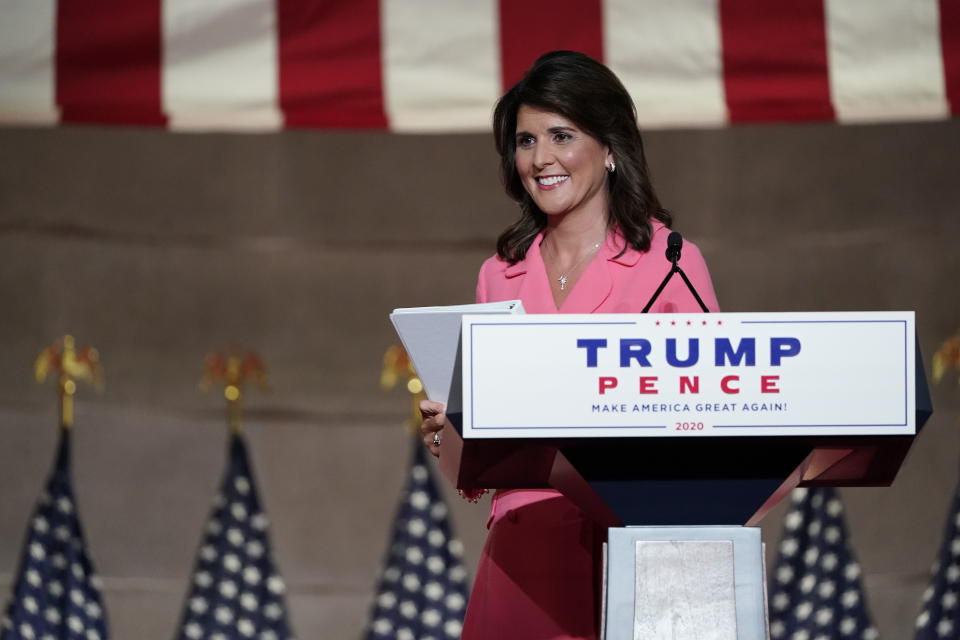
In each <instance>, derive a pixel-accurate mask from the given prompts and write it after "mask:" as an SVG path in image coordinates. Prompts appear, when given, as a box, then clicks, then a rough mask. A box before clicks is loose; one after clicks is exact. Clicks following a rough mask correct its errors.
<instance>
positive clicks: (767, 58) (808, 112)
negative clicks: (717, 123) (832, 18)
mask: <svg viewBox="0 0 960 640" xmlns="http://www.w3.org/2000/svg"><path fill="white" fill-rule="evenodd" d="M720 24H721V25H722V34H723V71H724V86H725V88H726V96H727V106H728V108H729V110H730V121H731V122H758V121H759V122H763V121H777V120H832V119H833V117H834V114H833V107H832V106H831V104H830V80H829V73H828V69H827V43H826V35H825V31H824V17H823V2H822V0H781V1H780V2H775V3H772V2H768V1H766V0H737V1H733V0H721V2H720Z"/></svg>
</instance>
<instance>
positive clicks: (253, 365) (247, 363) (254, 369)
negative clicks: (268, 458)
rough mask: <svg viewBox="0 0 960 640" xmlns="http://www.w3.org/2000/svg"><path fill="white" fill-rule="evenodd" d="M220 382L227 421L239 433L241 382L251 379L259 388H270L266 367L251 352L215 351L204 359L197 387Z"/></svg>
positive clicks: (203, 388)
mask: <svg viewBox="0 0 960 640" xmlns="http://www.w3.org/2000/svg"><path fill="white" fill-rule="evenodd" d="M218 381H220V382H223V384H224V388H223V397H224V398H226V400H227V424H228V425H229V426H230V431H231V432H233V433H240V400H241V399H242V397H243V385H244V383H246V382H249V381H253V382H256V383H257V385H258V386H259V387H260V388H261V389H269V388H270V385H269V383H268V381H267V370H266V368H265V367H264V366H263V361H262V360H261V359H260V356H258V355H257V354H256V353H254V352H253V351H236V350H230V349H228V350H225V351H214V352H212V353H209V354H207V357H206V358H205V359H204V362H203V377H202V378H201V379H200V390H201V391H202V392H204V393H207V392H208V391H210V389H211V388H212V387H213V385H214V383H215V382H218Z"/></svg>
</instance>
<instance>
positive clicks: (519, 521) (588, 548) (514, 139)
mask: <svg viewBox="0 0 960 640" xmlns="http://www.w3.org/2000/svg"><path fill="white" fill-rule="evenodd" d="M493 124H494V135H495V136H496V144H497V151H498V153H499V154H500V168H501V175H502V179H503V183H504V186H505V188H506V191H507V194H508V195H509V196H510V197H511V198H513V199H514V200H516V201H517V202H518V203H519V204H520V209H521V215H520V219H519V220H517V222H516V223H514V224H513V225H511V226H510V227H509V228H508V229H507V230H506V231H505V232H504V233H503V234H502V235H501V236H500V238H499V240H498V241H497V254H496V255H495V256H492V257H491V258H489V259H488V260H487V261H486V262H484V264H483V266H482V267H481V268H480V275H479V278H478V282H477V302H494V301H501V300H516V299H520V300H522V301H523V306H524V309H525V310H526V311H527V313H557V312H563V313H638V312H640V310H641V309H642V308H643V305H644V303H645V302H646V301H647V299H649V298H650V296H651V294H652V293H653V292H654V291H655V290H656V288H657V285H658V284H659V282H660V279H661V278H662V277H663V273H664V270H665V266H666V261H665V260H664V258H663V255H664V250H665V248H666V243H667V236H668V234H669V228H668V227H669V225H670V222H671V218H670V214H669V213H667V211H666V210H664V209H663V208H662V207H661V206H660V203H659V201H658V200H657V197H656V195H655V194H654V191H653V187H652V186H651V185H650V181H649V179H648V175H647V163H646V159H645V158H644V153H643V143H642V140H641V137H640V130H639V128H638V127H637V123H636V113H635V111H634V107H633V102H632V101H631V100H630V96H629V94H628V93H627V91H626V90H625V89H624V87H623V85H622V84H621V83H620V81H619V80H618V79H617V77H616V76H615V75H614V74H613V73H612V72H611V71H610V70H609V69H607V68H606V67H605V66H603V65H602V64H600V63H599V62H597V61H596V60H593V59H591V58H589V57H587V56H585V55H583V54H580V53H575V52H571V51H555V52H553V53H549V54H546V55H544V56H543V57H541V58H540V59H539V60H537V61H536V62H535V63H534V65H533V67H531V69H530V70H529V71H528V72H527V74H526V75H525V76H524V78H523V79H522V80H521V81H520V82H519V83H517V85H515V86H514V87H513V88H512V89H510V90H509V91H508V92H507V93H506V94H505V95H504V96H503V97H502V98H501V99H500V101H499V102H498V103H497V107H496V109H495V111H494V123H493ZM680 263H681V266H682V268H683V270H684V271H685V272H686V273H687V275H688V277H689V278H690V280H691V281H693V283H694V286H695V287H696V289H697V290H699V291H700V292H701V294H703V295H702V297H703V300H704V301H705V303H706V305H707V306H708V307H709V308H710V309H711V310H716V309H717V302H716V297H715V295H714V293H713V286H712V284H711V282H710V276H709V274H708V273H707V269H706V265H704V263H703V258H702V257H701V256H700V252H699V250H698V249H697V248H696V246H695V245H693V244H692V243H689V242H687V243H686V244H685V245H684V251H683V255H682V257H681V259H680ZM652 310H653V311H655V312H697V311H700V308H699V306H698V305H697V303H696V301H695V300H694V299H693V297H692V296H690V294H689V292H688V291H687V290H686V288H685V286H684V285H683V284H682V283H681V282H679V281H674V282H671V283H670V285H668V286H667V287H666V288H665V289H664V290H663V292H662V293H661V294H660V297H659V298H657V303H656V305H655V306H654V308H653V309H652ZM443 411H444V407H443V405H440V404H438V403H434V402H424V403H423V404H421V412H422V414H423V417H424V420H423V423H422V425H421V432H422V433H423V436H424V442H425V444H427V446H428V447H430V449H431V451H432V452H433V453H434V455H438V454H439V455H442V446H443V445H442V444H441V443H442V434H441V437H439V438H437V437H435V436H436V435H437V434H440V432H441V430H442V429H443V426H444V424H445V422H446V419H445V416H444V414H443ZM489 529H490V533H489V535H488V537H487V543H486V545H485V546H484V550H483V554H482V556H481V559H480V565H479V567H478V569H477V579H476V582H475V583H474V588H473V593H472V594H471V596H470V601H469V604H468V607H467V615H466V619H465V621H464V628H463V636H462V637H463V638H464V639H466V640H474V639H478V638H504V639H510V638H524V639H526V640H536V639H547V638H551V639H562V638H590V639H593V638H596V637H597V630H598V627H599V618H600V616H599V611H600V608H599V605H600V598H599V575H600V573H599V571H600V562H599V558H600V549H601V545H602V543H603V540H604V538H605V535H606V531H605V530H604V529H603V528H601V527H599V526H598V525H597V524H596V523H594V522H593V521H592V520H590V519H589V518H588V517H586V516H585V515H584V514H583V513H582V512H581V511H580V510H579V509H578V508H577V507H576V506H575V505H574V504H573V503H572V502H570V501H569V500H568V499H567V498H566V497H564V496H563V495H561V494H559V493H558V492H556V491H553V490H551V489H514V490H508V491H497V493H496V494H495V495H494V497H493V502H492V506H491V514H490V521H489Z"/></svg>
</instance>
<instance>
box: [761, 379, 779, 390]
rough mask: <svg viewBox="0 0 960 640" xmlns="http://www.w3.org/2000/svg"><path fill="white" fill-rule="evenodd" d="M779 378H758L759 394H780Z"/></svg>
mask: <svg viewBox="0 0 960 640" xmlns="http://www.w3.org/2000/svg"><path fill="white" fill-rule="evenodd" d="M779 383H780V376H760V392H761V393H780V387H778V386H777V384H779Z"/></svg>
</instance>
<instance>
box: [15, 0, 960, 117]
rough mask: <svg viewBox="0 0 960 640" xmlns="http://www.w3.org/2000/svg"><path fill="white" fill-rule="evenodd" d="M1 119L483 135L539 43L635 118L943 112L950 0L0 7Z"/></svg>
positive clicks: (954, 103) (331, 1) (959, 69)
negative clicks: (596, 67)
mask: <svg viewBox="0 0 960 640" xmlns="http://www.w3.org/2000/svg"><path fill="white" fill-rule="evenodd" d="M0 6H2V7H3V20H0V123H2V124H5V125H8V124H17V123H22V124H33V125H36V124H51V125H52V124H59V123H97V124H113V125H123V124H127V125H129V124H136V125H151V126H159V127H168V128H170V129H172V130H176V131H194V130H205V129H221V130H234V131H243V130H264V129H266V130H276V129H281V128H285V127H296V128H299V127H322V128H344V127H347V128H373V129H388V130H390V131H396V132H410V133H418V132H470V131H486V130H489V128H490V113H491V110H492V107H493V103H494V101H495V100H496V99H497V98H498V97H499V96H500V95H501V94H502V93H503V91H504V89H505V88H506V87H509V86H511V85H512V84H513V83H514V82H516V81H517V80H518V79H519V78H520V76H521V75H522V73H523V71H524V70H525V69H527V68H528V67H529V66H530V64H531V63H532V62H533V61H534V59H536V58H537V56H539V55H540V54H542V53H545V52H547V51H551V50H554V49H574V50H576V51H582V52H584V53H586V54H589V55H591V56H593V57H595V58H598V59H602V60H603V61H604V62H605V63H606V64H608V65H609V66H610V68H611V69H612V70H613V71H614V73H616V74H617V75H618V76H619V77H620V79H621V80H623V82H624V85H625V86H626V88H627V90H628V91H629V92H630V94H631V95H632V96H633V98H634V101H635V102H636V105H637V111H638V115H639V118H640V122H641V123H642V125H643V126H644V127H648V128H650V127H683V128H687V127H702V126H725V125H727V124H733V123H741V122H768V121H786V122H794V121H810V120H813V121H837V122H863V121H890V120H894V121H895V120H905V119H924V120H925V119H934V118H948V117H951V115H952V116H957V115H958V114H960V3H958V2H955V1H953V0H913V1H911V2H905V1H904V0H870V1H869V2H843V1H833V2H825V1H822V0H792V1H789V2H771V1H770V0H722V1H721V0H673V1H672V2H664V1H663V0H553V1H552V2H551V3H550V5H549V6H550V10H551V14H553V15H562V16H563V21H562V24H558V23H557V21H556V20H544V19H543V5H542V4H541V3H538V2H522V1H517V0H417V1H416V2H412V1H411V0H323V2H319V1H318V0H216V2H197V1H196V0H100V1H99V2H76V1H74V2H69V1H67V0H7V1H5V2H3V3H2V4H0Z"/></svg>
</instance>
